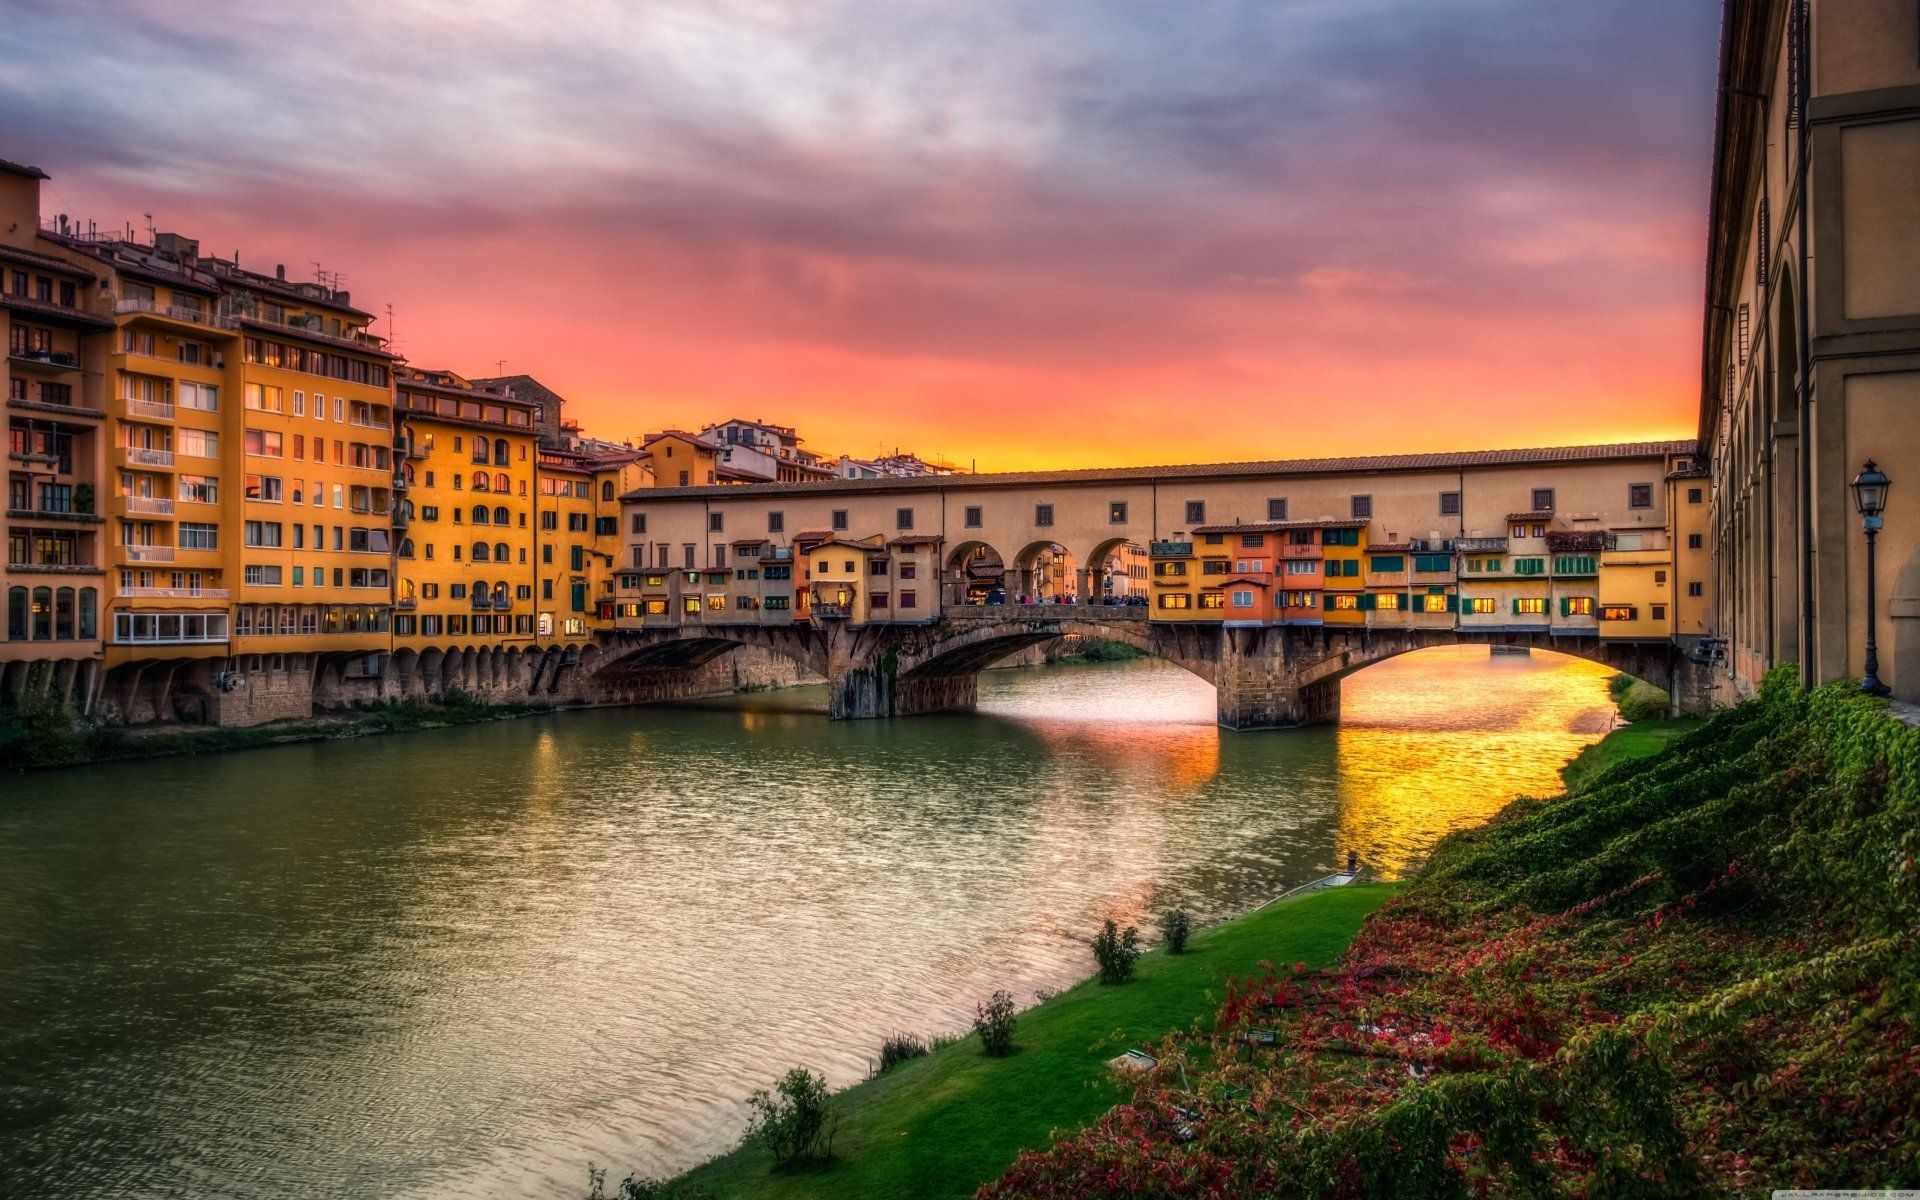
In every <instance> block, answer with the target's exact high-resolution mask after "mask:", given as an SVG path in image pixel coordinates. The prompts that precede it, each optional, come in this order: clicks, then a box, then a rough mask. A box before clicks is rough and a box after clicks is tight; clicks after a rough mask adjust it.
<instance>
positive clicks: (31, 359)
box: [7, 350, 80, 374]
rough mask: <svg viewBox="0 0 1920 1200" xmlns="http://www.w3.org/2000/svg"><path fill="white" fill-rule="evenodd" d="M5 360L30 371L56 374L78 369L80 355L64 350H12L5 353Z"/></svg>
mask: <svg viewBox="0 0 1920 1200" xmlns="http://www.w3.org/2000/svg"><path fill="white" fill-rule="evenodd" d="M7 361H8V362H11V363H13V364H14V365H15V366H20V367H25V368H27V369H28V370H30V371H47V372H53V373H56V374H64V373H66V372H68V371H78V370H79V369H80V356H79V355H77V354H68V353H67V352H66V351H64V350H13V351H10V352H9V353H8V354H7Z"/></svg>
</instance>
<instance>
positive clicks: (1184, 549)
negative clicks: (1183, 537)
mask: <svg viewBox="0 0 1920 1200" xmlns="http://www.w3.org/2000/svg"><path fill="white" fill-rule="evenodd" d="M1147 554H1148V556H1149V557H1152V558H1192V557H1193V543H1192V542H1149V543H1147Z"/></svg>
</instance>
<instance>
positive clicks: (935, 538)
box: [887, 533, 947, 547]
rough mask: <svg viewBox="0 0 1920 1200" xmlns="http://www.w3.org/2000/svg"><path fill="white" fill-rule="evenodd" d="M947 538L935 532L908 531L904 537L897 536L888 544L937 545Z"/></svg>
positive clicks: (909, 545)
mask: <svg viewBox="0 0 1920 1200" xmlns="http://www.w3.org/2000/svg"><path fill="white" fill-rule="evenodd" d="M946 540H947V539H945V538H943V537H941V536H940V535H939V534H937V533H910V534H908V535H907V536H906V537H897V538H895V539H893V540H892V541H890V542H888V543H887V545H889V546H906V547H913V546H938V545H939V544H940V543H941V542H944V541H946Z"/></svg>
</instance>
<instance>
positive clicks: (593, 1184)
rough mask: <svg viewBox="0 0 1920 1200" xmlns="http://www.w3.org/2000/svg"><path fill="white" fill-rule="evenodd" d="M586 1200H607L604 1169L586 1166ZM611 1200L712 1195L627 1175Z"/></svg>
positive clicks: (709, 1199) (698, 1199) (708, 1198)
mask: <svg viewBox="0 0 1920 1200" xmlns="http://www.w3.org/2000/svg"><path fill="white" fill-rule="evenodd" d="M587 1200H609V1198H608V1196H607V1169H606V1168H605V1167H599V1166H595V1165H594V1164H592V1163H588V1164H587ZM612 1200H713V1193H712V1192H709V1191H707V1190H705V1189H704V1188H703V1189H700V1190H698V1191H694V1190H689V1189H687V1188H683V1187H678V1186H676V1185H674V1184H672V1183H669V1182H667V1181H665V1180H661V1179H641V1178H640V1177H639V1176H637V1175H629V1176H627V1177H626V1178H625V1179H622V1180H621V1181H620V1190H619V1191H617V1192H615V1193H614V1194H613V1197H612Z"/></svg>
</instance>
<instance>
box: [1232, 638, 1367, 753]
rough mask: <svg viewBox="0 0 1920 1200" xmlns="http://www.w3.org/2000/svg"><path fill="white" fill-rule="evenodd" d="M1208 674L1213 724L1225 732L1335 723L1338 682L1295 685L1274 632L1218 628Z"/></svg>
mask: <svg viewBox="0 0 1920 1200" xmlns="http://www.w3.org/2000/svg"><path fill="white" fill-rule="evenodd" d="M1220 632H1221V636H1220V652H1219V653H1220V660H1219V665H1218V667H1217V668H1216V671H1215V675H1214V688H1215V692H1216V694H1217V696H1218V699H1219V707H1218V712H1219V721H1220V724H1221V725H1222V726H1224V727H1226V728H1228V729H1291V728H1294V727H1295V726H1300V725H1314V724H1318V723H1320V722H1322V721H1332V720H1337V719H1338V718H1339V716H1340V681H1339V679H1338V678H1337V677H1336V678H1328V679H1322V680H1318V681H1315V682H1311V683H1301V682H1300V680H1299V677H1298V676H1297V675H1296V674H1295V672H1294V670H1293V668H1292V664H1291V663H1289V661H1288V655H1287V653H1286V646H1287V637H1288V635H1289V631H1288V630H1286V629H1285V628H1279V627H1255V628H1246V629H1223V630H1221V631H1220Z"/></svg>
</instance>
